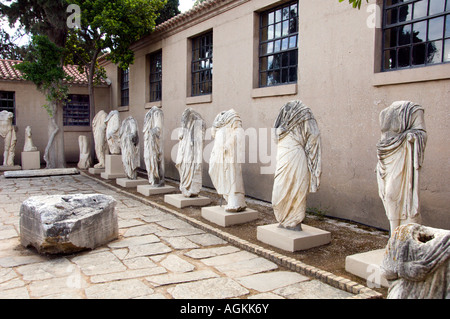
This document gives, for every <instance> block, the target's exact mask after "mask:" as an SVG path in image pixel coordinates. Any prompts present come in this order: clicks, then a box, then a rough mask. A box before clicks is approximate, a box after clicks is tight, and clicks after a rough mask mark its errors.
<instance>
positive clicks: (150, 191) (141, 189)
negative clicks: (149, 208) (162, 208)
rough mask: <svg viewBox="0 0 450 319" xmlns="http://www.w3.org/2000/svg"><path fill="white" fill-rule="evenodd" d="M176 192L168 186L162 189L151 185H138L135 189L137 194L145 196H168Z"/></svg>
mask: <svg viewBox="0 0 450 319" xmlns="http://www.w3.org/2000/svg"><path fill="white" fill-rule="evenodd" d="M176 191H177V189H176V188H175V187H173V186H168V185H166V186H162V187H156V186H152V185H139V186H138V187H137V192H138V193H141V194H142V195H145V196H151V195H161V194H168V193H173V192H176Z"/></svg>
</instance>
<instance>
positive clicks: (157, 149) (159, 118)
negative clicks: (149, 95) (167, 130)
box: [143, 106, 165, 187]
mask: <svg viewBox="0 0 450 319" xmlns="http://www.w3.org/2000/svg"><path fill="white" fill-rule="evenodd" d="M163 127H164V113H163V111H162V110H161V109H160V108H159V107H157V106H153V107H152V108H151V109H150V110H149V111H148V112H147V114H146V115H145V119H144V129H143V133H144V161H145V167H146V169H147V174H148V181H149V183H150V185H152V186H155V187H162V186H164V185H165V178H164V177H165V167H164V136H163Z"/></svg>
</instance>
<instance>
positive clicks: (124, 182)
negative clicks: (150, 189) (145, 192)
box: [116, 177, 148, 188]
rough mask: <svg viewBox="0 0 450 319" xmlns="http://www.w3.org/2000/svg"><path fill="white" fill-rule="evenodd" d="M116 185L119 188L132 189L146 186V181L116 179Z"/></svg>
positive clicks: (139, 179) (142, 179)
mask: <svg viewBox="0 0 450 319" xmlns="http://www.w3.org/2000/svg"><path fill="white" fill-rule="evenodd" d="M116 183H117V185H119V186H122V187H126V188H132V187H137V186H139V185H146V184H148V180H146V179H144V178H138V179H129V178H126V177H124V178H118V179H116Z"/></svg>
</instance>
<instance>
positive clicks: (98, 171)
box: [88, 167, 105, 175]
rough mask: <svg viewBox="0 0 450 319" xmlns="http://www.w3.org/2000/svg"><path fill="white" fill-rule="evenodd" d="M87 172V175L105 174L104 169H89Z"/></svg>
mask: <svg viewBox="0 0 450 319" xmlns="http://www.w3.org/2000/svg"><path fill="white" fill-rule="evenodd" d="M88 172H89V174H93V175H100V174H101V173H104V172H105V169H104V168H95V167H90V168H89V171H88Z"/></svg>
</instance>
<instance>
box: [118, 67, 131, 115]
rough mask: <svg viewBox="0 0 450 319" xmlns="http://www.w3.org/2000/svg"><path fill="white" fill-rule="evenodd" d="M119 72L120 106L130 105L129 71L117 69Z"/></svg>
mask: <svg viewBox="0 0 450 319" xmlns="http://www.w3.org/2000/svg"><path fill="white" fill-rule="evenodd" d="M119 70H120V72H119V74H120V106H129V105H130V69H129V68H128V69H126V70H123V69H119Z"/></svg>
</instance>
